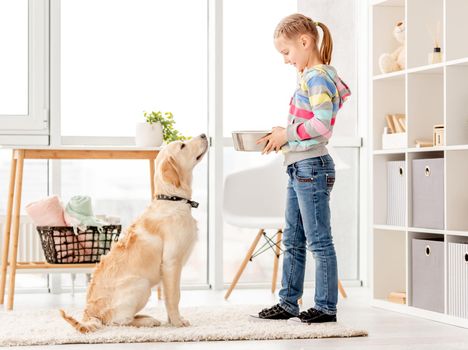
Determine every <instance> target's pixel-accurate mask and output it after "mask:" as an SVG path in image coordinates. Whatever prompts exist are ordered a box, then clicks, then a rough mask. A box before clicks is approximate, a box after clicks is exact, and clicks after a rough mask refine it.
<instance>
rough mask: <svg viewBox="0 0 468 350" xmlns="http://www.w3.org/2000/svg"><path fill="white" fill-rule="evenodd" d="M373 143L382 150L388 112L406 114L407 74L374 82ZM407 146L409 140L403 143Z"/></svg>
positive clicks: (377, 148)
mask: <svg viewBox="0 0 468 350" xmlns="http://www.w3.org/2000/svg"><path fill="white" fill-rule="evenodd" d="M373 95H374V96H373V98H374V104H373V112H372V114H373V124H374V126H373V129H374V134H373V145H374V150H382V134H383V132H384V127H386V126H387V122H386V120H385V116H386V115H387V114H405V76H404V75H400V76H396V77H394V78H392V79H385V80H376V81H374V84H373ZM403 147H405V148H406V147H407V142H406V143H405V144H404V145H403Z"/></svg>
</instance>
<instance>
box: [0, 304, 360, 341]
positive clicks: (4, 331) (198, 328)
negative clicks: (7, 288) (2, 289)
mask: <svg viewBox="0 0 468 350" xmlns="http://www.w3.org/2000/svg"><path fill="white" fill-rule="evenodd" d="M261 309H262V306H255V305H251V306H231V305H229V306H222V307H220V306H218V307H196V308H185V309H184V308H183V309H181V314H182V315H183V317H184V318H186V319H187V320H188V321H190V323H191V326H190V327H185V328H174V327H172V326H169V325H167V324H166V323H165V322H166V312H165V310H164V307H163V306H161V307H157V308H149V309H145V310H143V312H142V314H147V315H151V316H153V317H155V318H157V319H158V320H160V321H162V322H163V324H162V325H161V326H160V327H155V328H135V327H105V328H103V329H100V330H99V331H97V332H95V333H90V334H80V333H79V332H77V331H76V330H75V329H73V328H72V327H71V326H70V325H69V324H68V323H66V322H65V321H64V320H63V319H62V318H61V317H60V315H59V311H58V310H34V311H0V346H13V345H53V344H76V343H142V342H188V341H214V340H266V339H311V338H330V337H358V336H366V335H367V332H366V331H365V330H362V329H355V328H351V327H348V326H345V325H343V324H341V323H340V322H337V323H324V324H317V325H302V324H293V325H291V324H288V323H287V322H286V321H260V322H259V321H257V322H255V321H252V320H251V319H250V318H249V316H248V315H249V314H254V313H257V312H258V311H259V310H261ZM66 311H67V313H69V314H70V315H73V317H76V318H77V319H81V311H78V310H69V309H67V310H66Z"/></svg>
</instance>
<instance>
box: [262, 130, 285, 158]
mask: <svg viewBox="0 0 468 350" xmlns="http://www.w3.org/2000/svg"><path fill="white" fill-rule="evenodd" d="M265 141H266V145H265V148H264V149H263V151H262V154H268V153H270V152H271V151H275V152H277V153H278V151H279V150H281V147H282V146H283V145H284V144H285V143H286V142H288V137H287V135H286V129H285V128H283V127H281V126H276V127H274V128H273V130H272V131H271V133H270V134H268V135H267V136H264V137H262V138H260V139H258V140H257V142H256V143H257V145H258V144H259V143H262V142H265Z"/></svg>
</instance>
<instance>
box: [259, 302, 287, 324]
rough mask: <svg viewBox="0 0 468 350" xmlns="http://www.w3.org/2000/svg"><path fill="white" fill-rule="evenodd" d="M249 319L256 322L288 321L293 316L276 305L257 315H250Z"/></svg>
mask: <svg viewBox="0 0 468 350" xmlns="http://www.w3.org/2000/svg"><path fill="white" fill-rule="evenodd" d="M250 317H252V318H254V319H257V320H289V319H290V318H291V317H294V315H293V314H290V313H289V312H287V311H286V310H285V309H283V308H282V307H281V306H280V305H279V304H276V305H274V306H272V307H270V308H269V309H263V310H262V311H260V312H259V313H258V315H250Z"/></svg>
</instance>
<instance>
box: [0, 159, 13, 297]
mask: <svg viewBox="0 0 468 350" xmlns="http://www.w3.org/2000/svg"><path fill="white" fill-rule="evenodd" d="M15 176H16V158H15V151H12V158H11V169H10V187H9V189H8V201H7V211H6V218H5V227H4V229H3V249H2V276H1V279H0V305H1V304H3V302H4V300H5V286H6V283H5V282H6V275H7V270H8V253H9V251H10V232H11V212H12V209H13V197H14V195H15V192H14V189H15Z"/></svg>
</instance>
